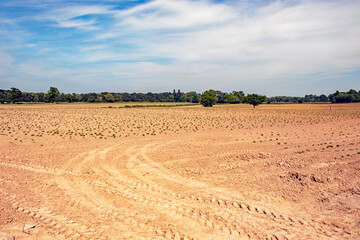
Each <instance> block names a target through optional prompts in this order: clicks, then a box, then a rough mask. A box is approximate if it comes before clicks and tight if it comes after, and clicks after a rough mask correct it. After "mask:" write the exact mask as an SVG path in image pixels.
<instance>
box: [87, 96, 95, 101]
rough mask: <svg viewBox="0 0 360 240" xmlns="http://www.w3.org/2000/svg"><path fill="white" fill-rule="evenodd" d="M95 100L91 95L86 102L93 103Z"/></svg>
mask: <svg viewBox="0 0 360 240" xmlns="http://www.w3.org/2000/svg"><path fill="white" fill-rule="evenodd" d="M95 100H96V97H95V96H93V95H91V96H90V97H89V98H88V100H87V102H95Z"/></svg>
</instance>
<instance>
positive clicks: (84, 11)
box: [38, 5, 112, 30]
mask: <svg viewBox="0 0 360 240" xmlns="http://www.w3.org/2000/svg"><path fill="white" fill-rule="evenodd" d="M111 13H112V11H111V10H109V8H108V7H106V6H96V5H94V6H91V5H90V6H71V7H62V8H58V9H53V10H51V11H49V12H48V13H46V14H43V15H40V16H39V17H38V19H39V20H51V21H54V22H56V23H57V24H58V26H59V27H64V28H68V27H75V28H80V29H85V30H96V29H97V28H96V27H95V26H94V24H95V23H96V17H95V15H102V14H111ZM90 15H91V16H92V19H90V20H84V19H77V18H79V17H83V16H90Z"/></svg>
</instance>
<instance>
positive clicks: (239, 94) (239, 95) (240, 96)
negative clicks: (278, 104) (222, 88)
mask: <svg viewBox="0 0 360 240" xmlns="http://www.w3.org/2000/svg"><path fill="white" fill-rule="evenodd" d="M232 94H233V95H234V96H235V97H237V98H238V99H239V103H242V102H244V99H245V94H244V92H243V91H233V92H232Z"/></svg>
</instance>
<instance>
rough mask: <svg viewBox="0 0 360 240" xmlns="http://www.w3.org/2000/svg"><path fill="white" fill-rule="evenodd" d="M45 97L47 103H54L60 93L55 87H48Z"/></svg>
mask: <svg viewBox="0 0 360 240" xmlns="http://www.w3.org/2000/svg"><path fill="white" fill-rule="evenodd" d="M46 95H47V100H48V101H49V102H55V101H56V100H58V97H59V96H60V92H59V90H58V89H57V88H56V87H50V89H49V91H48V92H47V94H46Z"/></svg>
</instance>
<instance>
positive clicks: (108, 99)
mask: <svg viewBox="0 0 360 240" xmlns="http://www.w3.org/2000/svg"><path fill="white" fill-rule="evenodd" d="M104 99H105V101H106V102H114V101H115V98H114V96H113V95H112V94H111V93H106V94H105V95H104Z"/></svg>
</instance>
